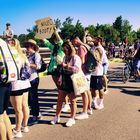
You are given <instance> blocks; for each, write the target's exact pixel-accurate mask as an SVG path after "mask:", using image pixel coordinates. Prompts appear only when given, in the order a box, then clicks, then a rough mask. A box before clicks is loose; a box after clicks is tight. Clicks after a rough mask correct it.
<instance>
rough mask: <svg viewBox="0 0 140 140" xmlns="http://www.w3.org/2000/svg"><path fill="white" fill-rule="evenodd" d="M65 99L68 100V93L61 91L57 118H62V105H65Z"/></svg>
mask: <svg viewBox="0 0 140 140" xmlns="http://www.w3.org/2000/svg"><path fill="white" fill-rule="evenodd" d="M65 98H66V93H65V92H63V91H60V92H59V94H58V99H57V107H56V116H57V117H60V114H61V109H62V104H63V102H64V100H65Z"/></svg>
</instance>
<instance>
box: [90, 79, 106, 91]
mask: <svg viewBox="0 0 140 140" xmlns="http://www.w3.org/2000/svg"><path fill="white" fill-rule="evenodd" d="M102 78H103V76H91V78H90V88H91V89H94V90H101V89H103V79H102Z"/></svg>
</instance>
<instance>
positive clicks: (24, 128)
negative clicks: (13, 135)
mask: <svg viewBox="0 0 140 140" xmlns="http://www.w3.org/2000/svg"><path fill="white" fill-rule="evenodd" d="M21 131H22V132H24V133H28V132H29V128H28V126H25V127H24V126H22V127H21Z"/></svg>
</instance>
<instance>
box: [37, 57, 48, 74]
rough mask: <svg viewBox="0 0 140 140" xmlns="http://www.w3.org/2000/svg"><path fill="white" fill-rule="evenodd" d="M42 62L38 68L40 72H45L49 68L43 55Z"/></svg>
mask: <svg viewBox="0 0 140 140" xmlns="http://www.w3.org/2000/svg"><path fill="white" fill-rule="evenodd" d="M41 63H42V64H41V68H40V69H38V70H37V72H38V73H40V72H44V71H45V70H46V69H47V64H46V63H45V61H44V60H43V58H42V57H41Z"/></svg>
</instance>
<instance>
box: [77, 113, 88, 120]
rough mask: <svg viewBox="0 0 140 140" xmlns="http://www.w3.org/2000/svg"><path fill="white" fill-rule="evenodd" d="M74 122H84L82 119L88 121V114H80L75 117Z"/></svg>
mask: <svg viewBox="0 0 140 140" xmlns="http://www.w3.org/2000/svg"><path fill="white" fill-rule="evenodd" d="M75 119H76V120H84V119H88V114H87V113H85V112H82V113H81V114H80V115H78V116H76V117H75Z"/></svg>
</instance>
